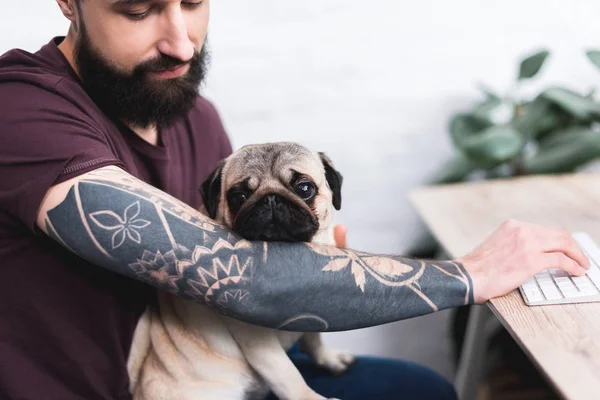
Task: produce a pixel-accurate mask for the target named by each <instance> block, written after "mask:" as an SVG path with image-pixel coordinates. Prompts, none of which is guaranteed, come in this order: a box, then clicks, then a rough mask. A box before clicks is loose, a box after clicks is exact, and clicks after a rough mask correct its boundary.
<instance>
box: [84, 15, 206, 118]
mask: <svg viewBox="0 0 600 400" xmlns="http://www.w3.org/2000/svg"><path fill="white" fill-rule="evenodd" d="M80 32H81V35H80V37H79V40H78V41H77V44H76V45H75V49H74V59H75V64H76V65H77V68H78V70H79V75H80V77H81V79H82V81H83V87H84V89H85V90H86V92H87V93H88V95H89V96H90V97H91V99H92V100H94V102H95V103H96V104H97V105H98V106H99V107H100V108H101V109H102V110H103V111H104V112H105V113H106V114H108V115H109V116H110V117H111V118H116V119H119V120H121V121H122V122H124V123H126V124H130V125H132V126H136V127H141V128H147V127H150V126H153V125H155V126H156V127H158V128H165V127H168V126H170V125H172V124H173V123H174V122H176V121H177V120H179V119H181V118H183V117H184V116H185V115H187V113H188V112H189V111H190V109H191V108H192V107H193V106H194V104H195V102H196V98H197V97H198V90H199V86H200V84H201V83H202V81H203V80H204V77H205V75H206V67H207V64H208V58H209V57H208V51H207V50H206V48H207V46H206V43H204V46H202V51H201V52H197V51H195V52H194V56H193V58H192V59H191V61H188V63H189V64H190V66H189V69H188V72H187V73H186V74H185V75H183V76H180V77H177V78H172V79H151V78H150V77H149V76H148V75H149V73H150V72H158V71H163V70H166V69H172V68H174V67H177V66H180V65H184V64H186V63H185V62H183V61H181V60H179V59H177V58H174V57H170V56H167V55H165V54H161V55H160V56H159V57H157V58H154V59H151V60H147V61H144V62H143V63H141V64H139V65H137V66H136V67H135V68H134V70H133V72H131V73H126V72H123V71H120V70H119V69H117V68H116V67H114V66H113V65H111V63H110V62H109V61H107V60H105V58H104V57H103V56H102V55H101V54H100V53H99V52H98V51H97V50H96V49H94V47H93V45H92V44H91V42H90V40H89V37H88V35H87V33H86V30H85V26H84V25H81V31H80Z"/></svg>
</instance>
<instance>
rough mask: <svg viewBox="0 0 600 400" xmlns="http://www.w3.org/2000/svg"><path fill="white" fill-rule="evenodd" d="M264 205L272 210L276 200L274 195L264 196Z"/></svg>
mask: <svg viewBox="0 0 600 400" xmlns="http://www.w3.org/2000/svg"><path fill="white" fill-rule="evenodd" d="M265 203H266V205H267V206H268V207H269V208H274V207H275V204H276V203H277V199H276V197H275V195H274V194H268V195H267V196H265Z"/></svg>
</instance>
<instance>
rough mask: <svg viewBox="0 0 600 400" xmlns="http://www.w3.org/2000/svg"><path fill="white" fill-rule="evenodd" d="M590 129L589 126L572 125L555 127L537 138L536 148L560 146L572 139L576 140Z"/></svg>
mask: <svg viewBox="0 0 600 400" xmlns="http://www.w3.org/2000/svg"><path fill="white" fill-rule="evenodd" d="M589 130H590V127H589V126H585V125H572V126H569V127H567V128H564V129H556V130H554V131H552V132H550V133H548V134H547V135H545V136H543V137H541V138H540V139H539V140H538V150H539V151H545V150H548V149H551V148H553V147H556V146H562V145H565V144H567V143H569V142H570V141H572V140H578V137H579V136H582V135H585V134H586V133H587V132H588V131H589Z"/></svg>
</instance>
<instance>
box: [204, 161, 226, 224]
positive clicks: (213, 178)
mask: <svg viewBox="0 0 600 400" xmlns="http://www.w3.org/2000/svg"><path fill="white" fill-rule="evenodd" d="M224 166H225V160H221V161H220V162H219V164H218V165H217V168H215V170H214V171H213V172H212V173H211V174H210V175H209V177H208V178H206V180H205V181H204V183H203V184H202V186H200V194H201V195H202V201H203V202H204V207H206V211H207V212H208V216H209V217H210V218H212V219H215V217H216V216H217V210H218V209H219V199H220V197H221V182H222V179H221V175H222V173H223V167H224Z"/></svg>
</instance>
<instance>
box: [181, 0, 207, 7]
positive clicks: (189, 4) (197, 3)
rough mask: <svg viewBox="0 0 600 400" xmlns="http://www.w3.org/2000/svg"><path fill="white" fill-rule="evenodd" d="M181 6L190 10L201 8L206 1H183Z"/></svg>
mask: <svg viewBox="0 0 600 400" xmlns="http://www.w3.org/2000/svg"><path fill="white" fill-rule="evenodd" d="M181 4H183V5H184V6H186V7H188V8H198V7H200V6H201V5H202V4H204V0H202V1H195V2H194V1H182V2H181Z"/></svg>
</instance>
